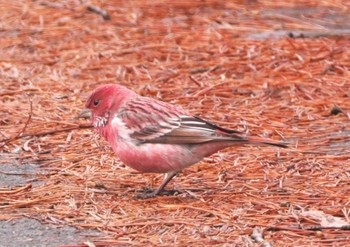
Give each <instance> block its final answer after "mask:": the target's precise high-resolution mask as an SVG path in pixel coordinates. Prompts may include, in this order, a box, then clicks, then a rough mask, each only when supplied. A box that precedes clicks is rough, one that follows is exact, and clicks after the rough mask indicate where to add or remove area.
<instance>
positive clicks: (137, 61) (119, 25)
mask: <svg viewBox="0 0 350 247" xmlns="http://www.w3.org/2000/svg"><path fill="white" fill-rule="evenodd" d="M349 12H350V5H349V2H348V1H340V0H339V1H333V0H332V1H331V0H329V1H316V0H315V1H288V2H284V1H272V0H271V1H263V0H262V1H235V2H233V3H231V2H230V1H227V2H226V1H211V0H208V1H182V0H180V1H176V2H173V1H170V0H169V1H115V2H113V3H112V2H110V1H89V3H88V4H87V3H85V2H82V1H44V0H43V1H29V0H24V1H1V2H0V36H1V38H0V85H1V91H0V154H1V156H0V175H2V176H5V175H13V176H24V178H25V180H24V183H23V184H21V185H16V183H14V184H6V183H5V184H4V183H1V188H0V219H1V220H11V219H15V218H23V217H29V218H33V219H37V220H39V221H41V222H42V223H47V224H53V225H57V226H67V225H68V226H73V227H76V228H79V229H89V230H91V229H95V230H97V231H99V232H101V233H102V234H98V235H96V236H95V237H93V239H92V240H91V241H90V242H88V243H85V244H83V243H81V245H79V246H87V245H90V246H93V245H95V246H106V245H116V244H134V245H141V244H147V245H159V246H168V245H170V244H175V245H183V246H188V245H193V246H195V245H223V244H225V243H227V244H233V245H239V246H259V245H261V244H265V246H271V245H274V246H282V245H283V246H310V245H317V246H329V245H333V246H336V245H338V246H344V245H346V244H349V243H350V237H349V236H350V234H349V233H350V232H349V229H350V225H349V224H350V219H349V217H350V205H349V203H350V199H349V198H350V164H349V163H350V122H349V119H350V91H349V88H350V82H349V69H350V41H349V37H350V36H349V33H350V24H349V23H350V20H349V19H350V17H349V16H350V13H349ZM104 83H118V84H122V85H125V86H127V87H129V88H130V89H132V90H134V91H136V92H137V93H139V94H141V95H144V96H149V97H154V98H157V99H161V100H163V101H167V102H170V103H173V104H178V105H181V106H182V107H184V108H185V109H187V110H188V111H189V112H190V113H192V114H196V115H199V116H201V117H204V118H206V119H211V120H213V121H215V122H216V123H218V124H220V125H222V126H225V127H229V128H235V129H238V130H241V131H245V132H246V133H247V134H249V135H256V136H264V137H269V138H273V139H276V140H285V141H287V142H289V143H290V148H288V149H279V148H274V147H250V146H243V147H234V148H228V149H225V150H223V151H222V152H219V153H217V154H215V155H213V156H211V157H209V158H206V159H205V160H204V161H203V162H201V163H200V164H198V165H196V166H193V167H190V168H188V169H185V170H184V171H183V173H182V174H181V175H179V176H178V177H176V178H175V179H173V180H172V182H171V183H170V184H169V185H168V188H170V189H177V190H179V191H180V192H181V193H180V194H176V195H173V196H160V197H157V198H153V199H147V200H135V199H134V195H135V194H136V193H137V190H139V189H142V188H146V187H156V186H157V185H158V184H159V183H160V182H161V180H162V175H158V174H146V175H145V174H139V173H138V172H136V171H134V170H132V169H130V168H127V167H125V166H124V165H123V164H122V163H121V162H120V161H119V160H118V158H116V157H114V155H113V153H112V151H111V149H110V148H109V146H108V145H107V144H106V142H105V141H104V140H102V139H100V138H99V137H97V136H96V134H94V132H93V130H92V129H91V128H87V127H86V126H88V125H89V122H88V121H86V120H84V119H78V118H77V116H78V114H79V112H80V111H81V109H83V108H84V100H85V99H86V97H87V95H88V93H89V92H90V91H91V90H92V89H94V88H95V87H96V86H97V85H101V84H104ZM28 165H30V166H31V168H30V169H27V168H26V169H20V168H19V167H22V166H23V167H27V166H28ZM8 166H13V168H14V169H13V170H11V169H8ZM5 167H6V169H5ZM16 169H17V173H16ZM18 169H19V171H18ZM33 171H34V172H33ZM71 246H73V245H71Z"/></svg>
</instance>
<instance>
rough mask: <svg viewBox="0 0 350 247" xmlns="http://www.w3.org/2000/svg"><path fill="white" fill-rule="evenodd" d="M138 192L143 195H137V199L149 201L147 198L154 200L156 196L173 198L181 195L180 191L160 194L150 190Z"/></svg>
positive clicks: (164, 191) (168, 191)
mask: <svg viewBox="0 0 350 247" xmlns="http://www.w3.org/2000/svg"><path fill="white" fill-rule="evenodd" d="M137 192H142V193H140V194H137V195H135V196H134V198H135V199H147V198H153V197H156V196H172V195H175V194H180V193H181V192H180V191H178V190H162V191H160V192H159V191H157V190H152V189H150V188H146V189H143V190H138V191H137Z"/></svg>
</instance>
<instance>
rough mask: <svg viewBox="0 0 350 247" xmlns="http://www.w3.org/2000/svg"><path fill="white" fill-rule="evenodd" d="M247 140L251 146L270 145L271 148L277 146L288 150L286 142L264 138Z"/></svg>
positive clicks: (249, 138)
mask: <svg viewBox="0 0 350 247" xmlns="http://www.w3.org/2000/svg"><path fill="white" fill-rule="evenodd" d="M246 140H247V142H248V143H250V144H257V145H269V146H276V147H281V148H288V144H287V143H285V142H280V141H275V140H271V139H267V138H262V137H247V139H246Z"/></svg>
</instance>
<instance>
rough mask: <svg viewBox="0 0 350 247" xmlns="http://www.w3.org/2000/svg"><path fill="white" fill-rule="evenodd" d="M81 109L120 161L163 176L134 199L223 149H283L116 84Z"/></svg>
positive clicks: (100, 89) (98, 92)
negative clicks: (264, 146)
mask: <svg viewBox="0 0 350 247" xmlns="http://www.w3.org/2000/svg"><path fill="white" fill-rule="evenodd" d="M86 108H88V109H89V110H90V111H91V112H92V116H91V121H92V123H93V125H94V127H95V128H96V129H97V131H98V133H99V134H100V135H101V136H103V137H104V138H105V139H106V140H107V141H108V142H109V144H110V145H111V146H112V148H113V150H114V152H115V153H116V154H117V156H118V157H119V159H120V160H121V161H122V162H123V163H125V164H126V165H127V166H129V167H132V168H134V169H135V170H138V171H140V172H144V173H146V172H152V173H165V178H164V180H163V182H162V184H161V185H160V186H159V187H158V189H156V190H154V191H153V192H151V193H146V194H140V195H137V196H136V197H137V198H150V197H155V196H157V195H159V194H161V193H162V192H163V190H164V187H165V186H166V185H167V184H168V183H169V181H170V180H171V179H172V178H173V177H174V176H175V175H176V174H177V173H179V172H180V171H182V170H183V169H184V168H186V167H188V166H191V165H193V164H195V163H197V162H199V161H201V160H202V159H203V158H204V157H207V156H209V155H211V154H213V153H215V152H217V151H219V150H221V149H223V148H227V147H230V146H234V145H242V144H258V145H259V144H260V145H272V146H277V147H287V146H286V144H284V143H281V142H277V141H273V140H270V139H263V138H259V137H256V138H253V137H246V136H242V135H240V132H238V131H235V130H230V129H225V128H222V127H219V126H217V125H215V124H213V123H211V122H208V121H206V120H204V119H201V118H199V117H196V116H191V115H190V114H188V113H187V112H186V111H185V110H183V109H182V108H181V107H179V106H175V105H172V104H169V103H166V102H162V101H159V100H155V99H152V98H148V97H142V96H140V95H138V94H136V93H135V92H133V91H131V90H129V89H127V88H125V87H123V86H120V85H116V84H107V85H102V86H99V87H97V88H96V89H95V90H94V91H93V92H92V93H91V95H90V96H89V98H88V100H87V102H86Z"/></svg>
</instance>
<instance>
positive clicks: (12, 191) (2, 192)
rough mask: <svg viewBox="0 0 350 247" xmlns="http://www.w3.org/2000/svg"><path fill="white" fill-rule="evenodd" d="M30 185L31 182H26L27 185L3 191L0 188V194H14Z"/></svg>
mask: <svg viewBox="0 0 350 247" xmlns="http://www.w3.org/2000/svg"><path fill="white" fill-rule="evenodd" d="M31 187H32V184H27V185H25V186H23V187H21V188H19V189H16V190H5V191H1V190H0V194H6V195H8V194H16V193H18V192H21V191H23V190H26V189H30V188H31Z"/></svg>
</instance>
